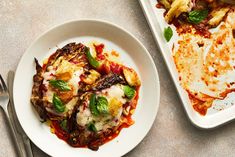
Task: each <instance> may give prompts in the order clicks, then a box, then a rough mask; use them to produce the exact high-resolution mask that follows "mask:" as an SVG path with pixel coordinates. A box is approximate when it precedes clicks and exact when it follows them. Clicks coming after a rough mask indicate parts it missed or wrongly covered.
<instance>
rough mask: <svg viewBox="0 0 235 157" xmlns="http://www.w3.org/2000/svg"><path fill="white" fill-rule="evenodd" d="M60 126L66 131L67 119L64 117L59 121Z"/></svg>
mask: <svg viewBox="0 0 235 157" xmlns="http://www.w3.org/2000/svg"><path fill="white" fill-rule="evenodd" d="M60 127H61V128H62V129H63V130H65V131H68V129H67V119H64V120H63V121H62V122H61V123H60Z"/></svg>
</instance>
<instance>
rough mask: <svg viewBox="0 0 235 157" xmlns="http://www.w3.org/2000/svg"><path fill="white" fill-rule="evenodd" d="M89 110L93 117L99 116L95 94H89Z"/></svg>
mask: <svg viewBox="0 0 235 157" xmlns="http://www.w3.org/2000/svg"><path fill="white" fill-rule="evenodd" d="M89 108H90V111H91V113H92V114H93V115H95V116H97V115H99V111H98V110H97V108H96V95H95V94H91V97H90V103H89Z"/></svg>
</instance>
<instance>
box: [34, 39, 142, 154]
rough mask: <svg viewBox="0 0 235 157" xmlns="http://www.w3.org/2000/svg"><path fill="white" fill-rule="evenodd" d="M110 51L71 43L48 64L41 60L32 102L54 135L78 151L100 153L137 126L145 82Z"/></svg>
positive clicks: (102, 46) (114, 52) (49, 59)
mask: <svg viewBox="0 0 235 157" xmlns="http://www.w3.org/2000/svg"><path fill="white" fill-rule="evenodd" d="M104 47H105V46H104V44H97V43H96V44H95V43H93V44H90V46H89V47H88V46H85V45H84V44H82V43H78V44H77V43H69V44H67V45H66V46H64V47H63V48H61V49H57V51H56V52H55V53H54V54H52V55H51V56H50V57H49V58H48V59H47V60H46V61H44V64H43V65H42V66H41V65H40V64H39V62H38V60H37V59H36V58H35V63H36V74H35V75H34V77H33V88H32V96H31V102H32V104H33V106H34V108H35V109H36V111H37V112H38V114H39V116H40V118H41V119H42V120H43V121H47V122H48V123H49V124H50V127H51V131H52V132H53V133H55V134H56V135H57V136H58V137H59V138H60V139H63V140H64V141H66V142H67V143H68V144H69V145H71V146H73V147H88V148H90V149H92V150H98V148H99V146H100V145H102V144H104V143H106V142H108V141H110V140H112V139H113V138H115V137H116V136H117V135H118V134H119V133H120V131H121V129H122V128H126V127H129V126H130V125H132V124H133V123H134V121H133V120H132V118H131V116H132V114H133V112H134V110H135V108H136V105H137V101H138V95H139V88H140V85H141V83H140V79H139V77H138V75H137V73H136V72H135V70H134V69H132V68H129V67H126V66H124V65H123V64H121V63H119V62H117V61H116V60H117V59H118V57H119V54H118V53H117V52H116V51H112V52H111V53H108V52H105V51H104Z"/></svg>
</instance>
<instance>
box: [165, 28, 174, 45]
mask: <svg viewBox="0 0 235 157" xmlns="http://www.w3.org/2000/svg"><path fill="white" fill-rule="evenodd" d="M172 36H173V31H172V29H171V27H169V26H168V27H167V28H165V29H164V37H165V39H166V41H167V42H168V41H170V40H171V37H172Z"/></svg>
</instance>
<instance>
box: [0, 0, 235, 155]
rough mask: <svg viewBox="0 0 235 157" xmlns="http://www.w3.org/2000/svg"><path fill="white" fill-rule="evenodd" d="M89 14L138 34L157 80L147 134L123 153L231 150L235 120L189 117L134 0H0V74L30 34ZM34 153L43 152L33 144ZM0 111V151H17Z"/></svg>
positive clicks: (13, 64)
mask: <svg viewBox="0 0 235 157" xmlns="http://www.w3.org/2000/svg"><path fill="white" fill-rule="evenodd" d="M81 18H93V19H102V20H107V21H110V22H113V23H115V24H117V25H119V26H121V27H123V28H125V29H126V30H128V31H129V32H131V33H132V34H133V35H134V36H136V37H137V38H138V39H139V40H140V41H141V42H142V43H143V44H144V45H145V47H146V48H147V49H148V51H149V52H150V53H151V55H152V57H153V58H154V61H155V63H156V66H157V69H158V72H159V76H160V82H161V101H160V108H159V112H158V115H157V118H156V120H155V122H154V125H153V127H152V129H151V130H150V132H149V134H148V135H147V136H146V137H145V139H144V140H143V141H142V142H141V143H140V144H139V145H138V146H137V147H136V148H135V149H134V150H132V151H131V152H129V153H128V154H127V155H126V157H142V156H147V157H155V156H164V157H168V156H169V157H170V156H234V154H235V123H234V122H233V123H230V124H227V125H225V126H222V127H220V128H217V129H215V130H209V131H206V130H199V129H197V128H195V127H194V126H192V124H191V123H190V122H189V121H188V119H187V116H186V114H185V112H184V110H183V107H182V105H181V102H180V100H179V98H178V96H177V93H176V90H175V88H174V85H173V83H172V81H171V79H170V75H169V73H168V71H167V68H166V66H165V64H164V62H163V58H162V56H161V55H160V52H159V51H158V49H157V46H156V44H155V42H154V40H153V37H152V34H151V32H150V29H149V27H148V25H147V23H146V20H145V17H144V15H143V12H142V10H141V8H140V6H139V3H138V1H137V0H66V1H65V0H64V1H63V0H41V1H40V2H39V1H38V0H0V43H1V44H0V74H2V75H3V77H4V78H5V79H6V76H7V72H8V70H10V69H11V70H15V69H16V67H17V64H18V62H19V60H20V57H21V56H22V54H23V53H24V52H25V50H26V49H27V47H28V46H29V45H30V43H31V42H32V40H34V39H35V38H36V37H37V36H39V35H40V34H41V33H42V32H44V31H46V30H48V29H49V28H51V27H53V26H55V25H58V24H61V23H63V22H65V21H69V20H75V19H81ZM33 152H34V155H35V157H46V156H47V155H46V154H45V153H43V152H42V151H41V150H40V149H39V148H37V147H36V146H35V145H33ZM15 156H16V155H15V151H14V147H13V144H12V142H11V140H10V136H9V133H8V128H7V125H6V121H5V117H4V114H3V112H2V111H1V112H0V157H15Z"/></svg>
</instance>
